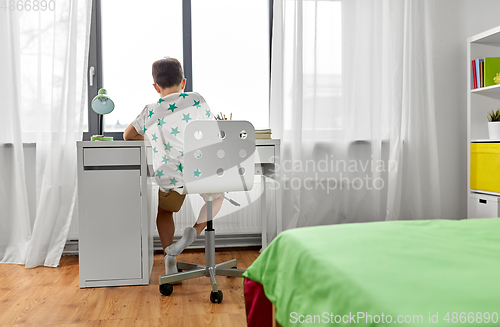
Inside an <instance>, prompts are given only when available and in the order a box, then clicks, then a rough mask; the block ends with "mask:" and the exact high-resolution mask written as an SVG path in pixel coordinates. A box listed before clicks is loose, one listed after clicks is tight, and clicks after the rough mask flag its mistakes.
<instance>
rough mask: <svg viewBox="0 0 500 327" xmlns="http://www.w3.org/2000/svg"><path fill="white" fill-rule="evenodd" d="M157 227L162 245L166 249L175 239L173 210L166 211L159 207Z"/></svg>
mask: <svg viewBox="0 0 500 327" xmlns="http://www.w3.org/2000/svg"><path fill="white" fill-rule="evenodd" d="M156 227H157V228H158V234H159V235H160V241H161V246H162V248H163V249H165V248H166V247H167V246H169V245H170V244H172V242H173V241H174V232H175V224H174V214H173V213H172V212H171V211H166V210H163V209H162V208H160V207H158V215H157V216H156Z"/></svg>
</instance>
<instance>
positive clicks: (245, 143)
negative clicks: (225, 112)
mask: <svg viewBox="0 0 500 327" xmlns="http://www.w3.org/2000/svg"><path fill="white" fill-rule="evenodd" d="M254 166H255V129H254V127H253V125H252V124H251V123H250V122H248V121H242V120H217V121H216V120H195V121H191V122H190V123H189V124H187V126H186V129H185V132H184V171H183V175H184V187H185V188H186V190H185V192H186V193H219V192H230V191H249V190H251V189H252V187H253V180H254V169H255V167H254Z"/></svg>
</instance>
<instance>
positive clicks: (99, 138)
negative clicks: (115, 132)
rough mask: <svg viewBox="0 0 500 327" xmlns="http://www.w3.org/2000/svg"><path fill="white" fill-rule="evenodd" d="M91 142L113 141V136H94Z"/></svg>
mask: <svg viewBox="0 0 500 327" xmlns="http://www.w3.org/2000/svg"><path fill="white" fill-rule="evenodd" d="M90 140H91V141H113V137H112V136H102V135H92V137H91V139H90Z"/></svg>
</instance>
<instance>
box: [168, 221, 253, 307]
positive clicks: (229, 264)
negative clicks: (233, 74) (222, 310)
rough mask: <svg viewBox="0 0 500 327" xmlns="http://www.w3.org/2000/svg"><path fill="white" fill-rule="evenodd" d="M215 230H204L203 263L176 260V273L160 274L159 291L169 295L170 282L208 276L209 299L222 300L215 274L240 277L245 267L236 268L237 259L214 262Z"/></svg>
mask: <svg viewBox="0 0 500 327" xmlns="http://www.w3.org/2000/svg"><path fill="white" fill-rule="evenodd" d="M214 242H215V231H213V230H212V231H205V265H196V264H194V263H187V262H177V269H179V270H181V271H180V272H178V273H177V274H173V275H163V276H160V293H161V294H163V295H166V296H169V295H170V294H172V292H173V287H172V284H173V283H176V282H180V281H183V280H186V279H192V278H198V277H203V276H206V277H209V278H210V280H211V282H212V292H211V294H210V301H212V302H213V303H220V302H222V291H220V290H219V286H218V284H217V281H216V280H215V276H230V277H242V276H243V273H244V272H245V269H236V266H237V263H238V261H237V260H236V259H232V260H229V261H226V262H222V263H219V264H215V244H214Z"/></svg>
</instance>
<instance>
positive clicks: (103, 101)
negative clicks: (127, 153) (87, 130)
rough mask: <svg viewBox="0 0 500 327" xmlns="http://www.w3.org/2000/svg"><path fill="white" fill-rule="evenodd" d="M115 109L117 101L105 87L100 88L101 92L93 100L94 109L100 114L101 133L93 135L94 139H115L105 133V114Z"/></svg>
mask: <svg viewBox="0 0 500 327" xmlns="http://www.w3.org/2000/svg"><path fill="white" fill-rule="evenodd" d="M113 109H115V103H114V102H113V100H111V99H110V98H109V97H108V96H107V92H106V90H105V89H100V90H99V94H97V95H96V96H95V98H94V99H93V100H92V110H94V112H96V113H98V114H99V115H100V116H99V135H92V138H91V140H92V141H113V137H112V136H109V137H105V136H104V135H103V126H102V124H103V115H106V114H109V113H110V112H112V111H113Z"/></svg>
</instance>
